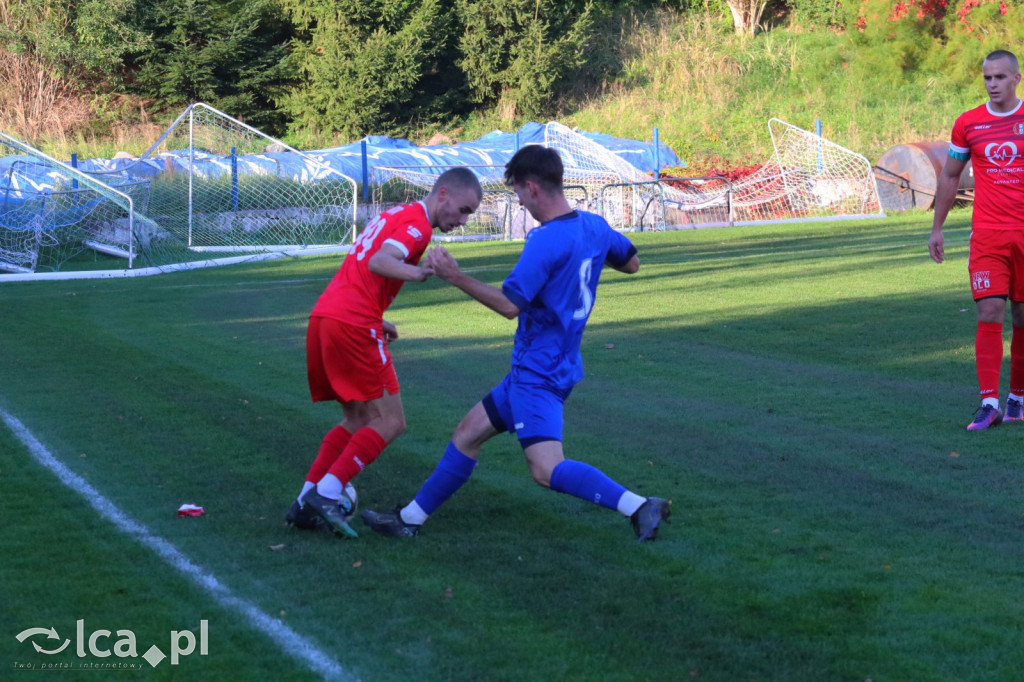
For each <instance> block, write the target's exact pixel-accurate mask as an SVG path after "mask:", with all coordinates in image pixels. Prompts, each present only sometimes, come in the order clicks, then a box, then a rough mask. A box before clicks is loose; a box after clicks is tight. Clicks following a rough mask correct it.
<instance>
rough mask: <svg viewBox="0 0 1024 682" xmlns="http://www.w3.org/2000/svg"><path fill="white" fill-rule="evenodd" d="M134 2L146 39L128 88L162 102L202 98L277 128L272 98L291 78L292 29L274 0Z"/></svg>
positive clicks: (280, 121)
mask: <svg viewBox="0 0 1024 682" xmlns="http://www.w3.org/2000/svg"><path fill="white" fill-rule="evenodd" d="M140 5H142V6H143V10H142V13H141V15H140V23H139V25H140V28H141V29H142V30H145V31H146V32H147V33H149V34H150V35H152V41H151V43H150V44H149V46H148V49H146V50H145V51H144V52H142V53H140V54H138V55H136V56H135V58H134V59H132V60H130V61H129V62H128V68H129V70H130V71H132V72H133V73H134V74H135V82H134V83H133V88H132V89H133V90H134V92H136V93H137V94H141V95H144V96H147V97H152V98H153V99H154V100H156V102H157V104H158V105H159V106H161V107H165V108H169V107H184V106H187V105H188V104H191V103H193V102H199V101H201V102H206V103H208V104H210V105H211V106H214V107H217V108H218V109H222V110H223V111H224V112H225V113H227V114H230V115H232V116H236V117H239V118H242V119H244V120H246V121H247V122H248V123H250V124H252V125H255V126H256V127H260V128H264V129H267V130H269V131H270V132H274V133H280V132H282V131H283V129H284V115H283V114H282V112H280V111H278V110H277V108H276V106H275V103H274V99H275V98H276V97H278V96H280V95H281V93H283V92H284V89H285V88H286V87H287V85H288V83H289V82H290V77H289V76H290V74H289V73H288V71H287V70H286V68H285V66H284V65H283V61H284V58H285V51H286V47H287V44H288V41H289V40H290V39H291V37H292V34H293V31H292V27H291V24H290V23H289V22H288V21H287V20H286V18H285V16H284V13H283V9H282V8H281V5H280V4H279V3H278V2H277V0H252V1H246V0H232V1H230V2H223V1H222V0H158V1H157V2H154V3H144V4H142V3H140Z"/></svg>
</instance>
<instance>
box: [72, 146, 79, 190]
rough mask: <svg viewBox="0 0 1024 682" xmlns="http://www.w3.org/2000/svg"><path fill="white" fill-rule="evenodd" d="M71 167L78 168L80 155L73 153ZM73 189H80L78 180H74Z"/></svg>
mask: <svg viewBox="0 0 1024 682" xmlns="http://www.w3.org/2000/svg"><path fill="white" fill-rule="evenodd" d="M71 167H72V168H78V154H77V153H76V152H71ZM71 189H78V178H72V180H71Z"/></svg>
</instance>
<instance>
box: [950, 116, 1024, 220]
mask: <svg viewBox="0 0 1024 682" xmlns="http://www.w3.org/2000/svg"><path fill="white" fill-rule="evenodd" d="M949 155H950V156H951V157H953V158H955V159H960V160H967V158H970V159H971V165H972V166H973V167H974V215H973V217H972V220H971V225H972V226H973V227H974V228H976V229H977V228H982V229H992V230H1021V229H1024V102H1018V103H1017V108H1016V109H1014V110H1013V111H1011V112H1009V113H1006V114H994V113H992V112H991V111H989V108H988V104H983V105H981V106H980V107H977V108H975V109H971V110H970V111H968V112H966V113H964V114H961V115H960V117H959V118H958V119H957V120H956V123H954V124H953V135H952V137H951V138H950V143H949Z"/></svg>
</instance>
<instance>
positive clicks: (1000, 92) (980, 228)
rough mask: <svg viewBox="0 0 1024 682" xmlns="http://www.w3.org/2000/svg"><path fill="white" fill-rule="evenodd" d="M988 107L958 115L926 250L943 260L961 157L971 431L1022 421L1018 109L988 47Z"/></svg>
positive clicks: (1022, 146) (1023, 166)
mask: <svg viewBox="0 0 1024 682" xmlns="http://www.w3.org/2000/svg"><path fill="white" fill-rule="evenodd" d="M982 75H983V76H984V78H985V89H986V91H987V92H988V102H987V103H985V104H983V105H981V106H980V107H977V108H976V109H971V110H970V111H968V112H966V113H964V114H961V115H960V117H959V118H957V120H956V123H955V124H954V125H953V134H952V137H951V138H950V143H949V158H947V159H946V163H945V165H944V166H943V168H942V172H941V173H940V174H939V178H938V186H937V187H936V190H935V216H934V219H933V222H932V233H931V238H930V239H929V240H928V250H929V252H930V253H931V257H932V260H934V261H935V262H936V263H941V262H942V261H943V260H944V259H945V252H944V249H943V238H942V226H943V224H944V223H945V221H946V216H947V215H948V214H949V209H950V208H951V207H952V206H953V201H954V200H955V198H956V192H957V188H958V187H959V184H960V174H961V173H962V172H963V170H964V167H965V166H966V164H967V161H968V159H970V160H971V163H972V165H973V167H974V182H975V197H974V207H973V214H972V217H971V241H970V258H969V261H968V265H967V268H968V271H969V273H970V277H971V291H972V293H973V296H974V301H975V303H976V304H977V308H978V327H977V333H976V336H975V341H974V355H975V364H976V366H977V372H978V387H979V389H980V392H981V407H979V408H978V411H977V412H976V413H975V415H974V419H973V420H972V421H971V423H970V424H968V426H967V430H968V431H979V430H982V429H987V428H989V427H992V426H997V425H999V424H1000V423H1002V422H1003V421H1020V420H1021V419H1024V410H1022V404H1024V106H1022V103H1021V100H1020V99H1019V98H1018V97H1017V85H1018V84H1019V83H1020V66H1019V64H1018V62H1017V57H1016V56H1015V55H1014V54H1013V53H1012V52H1007V51H1006V50H996V51H995V52H992V53H991V54H989V55H988V56H987V57H985V61H984V62H982ZM1007 298H1009V300H1010V312H1011V318H1012V322H1013V336H1012V340H1011V342H1010V393H1009V396H1008V398H1007V400H1006V411H1005V413H1004V412H1001V411H1000V409H999V371H1000V367H1001V365H1002V362H1003V319H1004V318H1005V317H1006V300H1007Z"/></svg>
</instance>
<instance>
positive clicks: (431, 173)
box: [370, 165, 522, 241]
mask: <svg viewBox="0 0 1024 682" xmlns="http://www.w3.org/2000/svg"><path fill="white" fill-rule="evenodd" d="M456 167H461V168H468V169H469V170H471V171H473V173H474V174H475V175H476V176H477V179H478V180H479V181H480V186H481V188H482V189H483V192H484V194H483V199H482V200H481V202H480V208H478V209H477V210H476V212H475V213H474V214H473V215H471V216H470V217H469V220H468V221H467V222H466V224H465V225H464V226H463V227H462V228H460V229H459V230H458V231H456V232H453V233H451V234H449V235H446V236H442V235H435V237H434V239H435V240H436V241H450V240H478V239H510V238H513V237H514V236H516V235H515V231H516V229H517V227H514V225H513V223H516V225H519V224H520V223H521V220H522V217H521V215H519V211H518V208H519V206H518V203H517V202H516V198H515V195H514V194H513V193H512V192H511V191H510V190H509V189H508V187H506V186H505V184H504V182H503V177H504V172H505V168H504V166H473V165H467V166H423V165H419V166H374V167H373V169H372V172H371V178H372V183H371V184H372V187H373V195H372V203H371V205H370V213H372V214H373V215H378V214H380V213H383V212H384V211H386V210H388V209H389V208H391V207H393V206H398V205H400V204H407V203H410V202H412V201H420V200H422V199H423V198H424V197H426V196H427V194H429V193H430V189H431V188H432V187H433V186H434V182H436V181H437V178H438V177H439V176H440V175H441V174H442V173H444V172H445V171H446V170H448V169H450V168H456ZM520 236H521V235H520Z"/></svg>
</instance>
